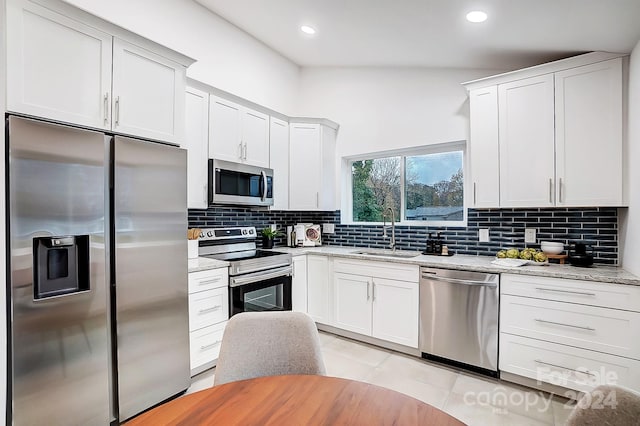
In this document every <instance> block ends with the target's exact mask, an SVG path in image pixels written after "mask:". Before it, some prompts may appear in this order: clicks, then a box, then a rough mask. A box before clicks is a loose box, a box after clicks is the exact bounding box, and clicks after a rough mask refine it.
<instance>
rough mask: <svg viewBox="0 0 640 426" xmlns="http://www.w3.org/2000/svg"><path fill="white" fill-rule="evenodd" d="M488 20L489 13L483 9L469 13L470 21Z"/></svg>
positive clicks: (468, 18)
mask: <svg viewBox="0 0 640 426" xmlns="http://www.w3.org/2000/svg"><path fill="white" fill-rule="evenodd" d="M486 20H487V14H486V13H484V12H483V11H481V10H474V11H472V12H469V13H467V21H469V22H484V21H486Z"/></svg>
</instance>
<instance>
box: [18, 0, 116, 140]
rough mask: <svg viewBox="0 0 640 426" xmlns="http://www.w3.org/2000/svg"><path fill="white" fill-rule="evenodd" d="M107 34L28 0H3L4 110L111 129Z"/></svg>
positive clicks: (109, 59) (109, 63)
mask: <svg viewBox="0 0 640 426" xmlns="http://www.w3.org/2000/svg"><path fill="white" fill-rule="evenodd" d="M111 39H112V37H111V35H109V34H107V33H104V32H102V31H99V30H96V29H94V28H92V27H90V26H88V25H85V24H83V23H80V22H78V21H75V20H72V19H70V18H67V17H66V16H63V15H61V14H58V13H56V12H53V11H51V10H49V9H45V8H44V7H42V6H39V5H37V4H34V3H31V2H29V1H10V2H8V3H7V109H8V110H9V111H12V112H19V113H24V114H29V115H33V116H38V117H45V118H50V119H53V120H57V121H63V122H68V123H74V124H79V125H82V126H88V127H95V128H99V129H107V130H108V129H110V128H111V117H110V111H111V48H112V47H111Z"/></svg>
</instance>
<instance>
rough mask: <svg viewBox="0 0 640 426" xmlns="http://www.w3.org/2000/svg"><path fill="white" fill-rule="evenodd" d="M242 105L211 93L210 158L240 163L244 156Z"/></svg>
mask: <svg viewBox="0 0 640 426" xmlns="http://www.w3.org/2000/svg"><path fill="white" fill-rule="evenodd" d="M241 109H242V107H241V106H240V105H238V104H236V103H234V102H231V101H228V100H226V99H222V98H219V97H217V96H213V95H211V99H210V105H209V158H215V159H217V160H225V161H232V162H234V163H238V162H240V161H241V160H242V157H243V153H244V150H243V146H242V128H241V123H242V111H241Z"/></svg>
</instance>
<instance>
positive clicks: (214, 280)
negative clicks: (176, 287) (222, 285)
mask: <svg viewBox="0 0 640 426" xmlns="http://www.w3.org/2000/svg"><path fill="white" fill-rule="evenodd" d="M221 279H222V277H216V278H213V279H210V280H204V281H200V282H199V283H198V285H207V284H215V283H217V282H218V281H220V280H221Z"/></svg>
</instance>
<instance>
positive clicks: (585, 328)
mask: <svg viewBox="0 0 640 426" xmlns="http://www.w3.org/2000/svg"><path fill="white" fill-rule="evenodd" d="M535 321H536V322H542V323H545V324H553V325H561V326H563V327H572V328H579V329H580V330H589V331H596V329H595V328H591V327H583V326H581V325H572V324H563V323H561V322H554V321H547V320H542V319H538V318H536V319H535Z"/></svg>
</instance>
